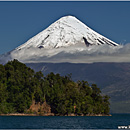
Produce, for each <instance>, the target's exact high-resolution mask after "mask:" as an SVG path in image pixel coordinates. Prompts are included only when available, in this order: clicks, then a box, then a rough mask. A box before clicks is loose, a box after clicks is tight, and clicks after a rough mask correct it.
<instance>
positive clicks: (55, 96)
mask: <svg viewBox="0 0 130 130" xmlns="http://www.w3.org/2000/svg"><path fill="white" fill-rule="evenodd" d="M34 100H35V102H36V103H39V102H40V103H41V104H42V103H44V102H45V101H46V102H47V104H49V105H50V106H51V112H52V113H54V114H59V115H67V114H70V113H74V114H77V115H81V114H83V115H86V114H109V111H110V108H109V105H110V103H109V97H108V96H107V95H101V91H100V89H99V88H98V87H97V85H96V84H92V85H91V86H90V85H89V84H88V82H87V81H77V82H74V81H73V80H72V79H71V74H68V75H66V76H60V74H54V73H53V72H51V73H50V74H48V75H46V76H44V75H43V73H42V72H41V71H39V72H34V70H32V69H31V68H29V67H27V66H26V65H25V64H23V63H21V62H19V61H18V60H13V61H9V62H8V63H7V64H5V65H1V64H0V114H8V113H27V112H28V109H29V108H30V106H31V104H32V101H34Z"/></svg>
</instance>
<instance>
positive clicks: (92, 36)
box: [17, 16, 118, 50]
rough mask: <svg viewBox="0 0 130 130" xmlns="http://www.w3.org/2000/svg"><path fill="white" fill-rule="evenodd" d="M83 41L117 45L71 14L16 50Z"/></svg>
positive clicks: (61, 45) (51, 46)
mask: <svg viewBox="0 0 130 130" xmlns="http://www.w3.org/2000/svg"><path fill="white" fill-rule="evenodd" d="M76 43H83V44H86V46H89V45H102V44H108V45H111V46H118V44H117V43H115V42H113V41H111V40H109V39H107V38H105V37H104V36H102V35H100V34H98V33H96V32H95V31H93V30H92V29H90V28H89V27H88V26H86V25H85V24H84V23H82V22H81V21H79V20H78V19H77V18H75V17H73V16H65V17H62V18H60V19H59V20H57V21H56V22H55V23H53V24H52V25H50V26H49V27H48V28H47V29H45V30H44V31H42V32H40V33H39V34H37V35H36V36H34V37H33V38H31V39H30V40H28V41H27V42H26V43H25V44H23V45H21V46H19V47H18V48H17V50H20V49H23V48H30V47H37V48H47V49H48V48H49V49H50V48H59V47H67V46H70V45H74V44H76Z"/></svg>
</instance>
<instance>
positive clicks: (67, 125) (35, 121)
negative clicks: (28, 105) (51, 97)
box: [0, 114, 130, 129]
mask: <svg viewBox="0 0 130 130" xmlns="http://www.w3.org/2000/svg"><path fill="white" fill-rule="evenodd" d="M128 125H130V114H112V116H101V117H98V116H97V117H95V116H93V117H87V116H83V117H82V116H81V117H80V116H77V117H69V116H68V117H67V116H65V117H63V116H46V117H45V116H0V129H118V126H128Z"/></svg>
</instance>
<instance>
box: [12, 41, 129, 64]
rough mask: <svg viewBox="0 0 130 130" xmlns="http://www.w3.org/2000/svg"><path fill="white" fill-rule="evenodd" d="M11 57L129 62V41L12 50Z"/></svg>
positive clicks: (87, 61)
mask: <svg viewBox="0 0 130 130" xmlns="http://www.w3.org/2000/svg"><path fill="white" fill-rule="evenodd" d="M11 55H12V58H16V59H18V60H20V61H23V62H53V63H58V62H71V63H93V62H130V43H129V44H126V45H124V46H120V47H114V48H113V47H111V46H108V45H102V46H91V47H89V48H87V47H86V46H81V44H77V45H76V46H71V47H68V48H59V49H49V50H48V49H39V48H31V49H26V50H20V51H19V52H18V51H14V52H13V53H12V54H11Z"/></svg>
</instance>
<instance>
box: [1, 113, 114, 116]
mask: <svg viewBox="0 0 130 130" xmlns="http://www.w3.org/2000/svg"><path fill="white" fill-rule="evenodd" d="M0 116H112V115H111V114H108V115H106V114H86V115H83V114H80V115H77V114H74V113H71V114H67V115H60V114H54V113H44V114H26V113H9V114H0Z"/></svg>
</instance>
